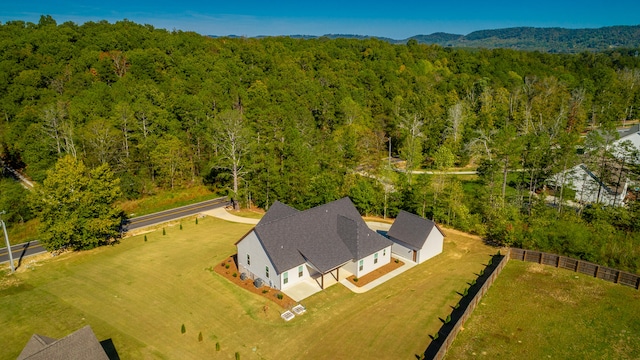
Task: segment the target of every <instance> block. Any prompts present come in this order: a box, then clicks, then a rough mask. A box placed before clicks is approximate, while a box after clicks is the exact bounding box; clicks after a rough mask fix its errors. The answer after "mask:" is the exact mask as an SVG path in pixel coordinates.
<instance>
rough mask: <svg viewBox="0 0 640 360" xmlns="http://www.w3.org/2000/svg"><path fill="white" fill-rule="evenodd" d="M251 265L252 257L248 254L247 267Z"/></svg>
mask: <svg viewBox="0 0 640 360" xmlns="http://www.w3.org/2000/svg"><path fill="white" fill-rule="evenodd" d="M249 265H251V256H250V255H249V254H247V266H249Z"/></svg>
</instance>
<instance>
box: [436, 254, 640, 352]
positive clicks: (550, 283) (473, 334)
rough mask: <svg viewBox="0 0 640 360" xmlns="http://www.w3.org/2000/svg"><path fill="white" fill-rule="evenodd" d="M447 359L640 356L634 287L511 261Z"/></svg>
mask: <svg viewBox="0 0 640 360" xmlns="http://www.w3.org/2000/svg"><path fill="white" fill-rule="evenodd" d="M447 359H492V360H495V359H640V292H639V291H638V290H636V289H634V288H630V287H626V286H622V285H618V284H612V283H608V282H606V281H603V280H599V279H595V278H592V277H588V276H586V275H582V274H577V273H574V272H571V271H568V270H562V269H556V268H553V267H549V266H544V265H539V264H535V263H525V262H521V261H517V260H512V261H510V262H509V264H507V266H506V267H505V269H504V270H503V271H502V273H501V274H500V276H499V277H498V279H497V280H496V282H495V283H494V284H493V285H492V287H491V288H490V289H489V291H488V292H487V294H486V295H485V296H484V297H483V299H482V301H481V303H480V304H479V305H478V307H477V308H476V310H475V311H474V312H473V315H471V318H470V319H469V320H468V321H467V323H466V324H465V325H464V330H463V331H462V332H460V333H459V334H458V336H457V337H456V340H455V341H454V342H453V345H452V347H451V348H450V349H449V351H448V352H447Z"/></svg>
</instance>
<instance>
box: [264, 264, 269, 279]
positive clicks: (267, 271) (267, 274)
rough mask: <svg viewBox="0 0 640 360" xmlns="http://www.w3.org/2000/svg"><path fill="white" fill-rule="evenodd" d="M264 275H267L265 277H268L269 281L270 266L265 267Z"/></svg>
mask: <svg viewBox="0 0 640 360" xmlns="http://www.w3.org/2000/svg"><path fill="white" fill-rule="evenodd" d="M264 274H265V276H266V277H267V279H268V278H269V267H268V266H265V267H264Z"/></svg>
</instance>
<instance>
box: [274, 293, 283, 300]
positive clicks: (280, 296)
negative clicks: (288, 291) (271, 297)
mask: <svg viewBox="0 0 640 360" xmlns="http://www.w3.org/2000/svg"><path fill="white" fill-rule="evenodd" d="M276 297H277V298H278V300H282V298H284V295H282V293H278V294H277V295H276Z"/></svg>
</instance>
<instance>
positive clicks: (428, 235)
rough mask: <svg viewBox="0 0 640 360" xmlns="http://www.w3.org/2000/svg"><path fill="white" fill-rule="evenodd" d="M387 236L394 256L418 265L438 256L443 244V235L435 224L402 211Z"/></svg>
mask: <svg viewBox="0 0 640 360" xmlns="http://www.w3.org/2000/svg"><path fill="white" fill-rule="evenodd" d="M387 236H388V237H389V239H390V240H391V241H393V246H392V248H391V251H392V252H393V253H394V254H396V255H398V256H399V257H402V258H405V259H407V260H411V261H413V262H416V263H418V264H420V263H423V262H425V261H426V260H428V259H431V258H432V257H434V256H436V255H438V254H440V253H441V252H442V246H443V243H444V233H443V232H442V229H440V227H439V226H438V225H437V224H436V223H435V222H433V221H431V220H429V219H425V218H422V217H420V216H418V215H414V214H411V213H408V212H406V211H402V210H400V213H399V214H398V216H397V217H396V220H395V221H394V222H393V225H391V229H389V232H387Z"/></svg>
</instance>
